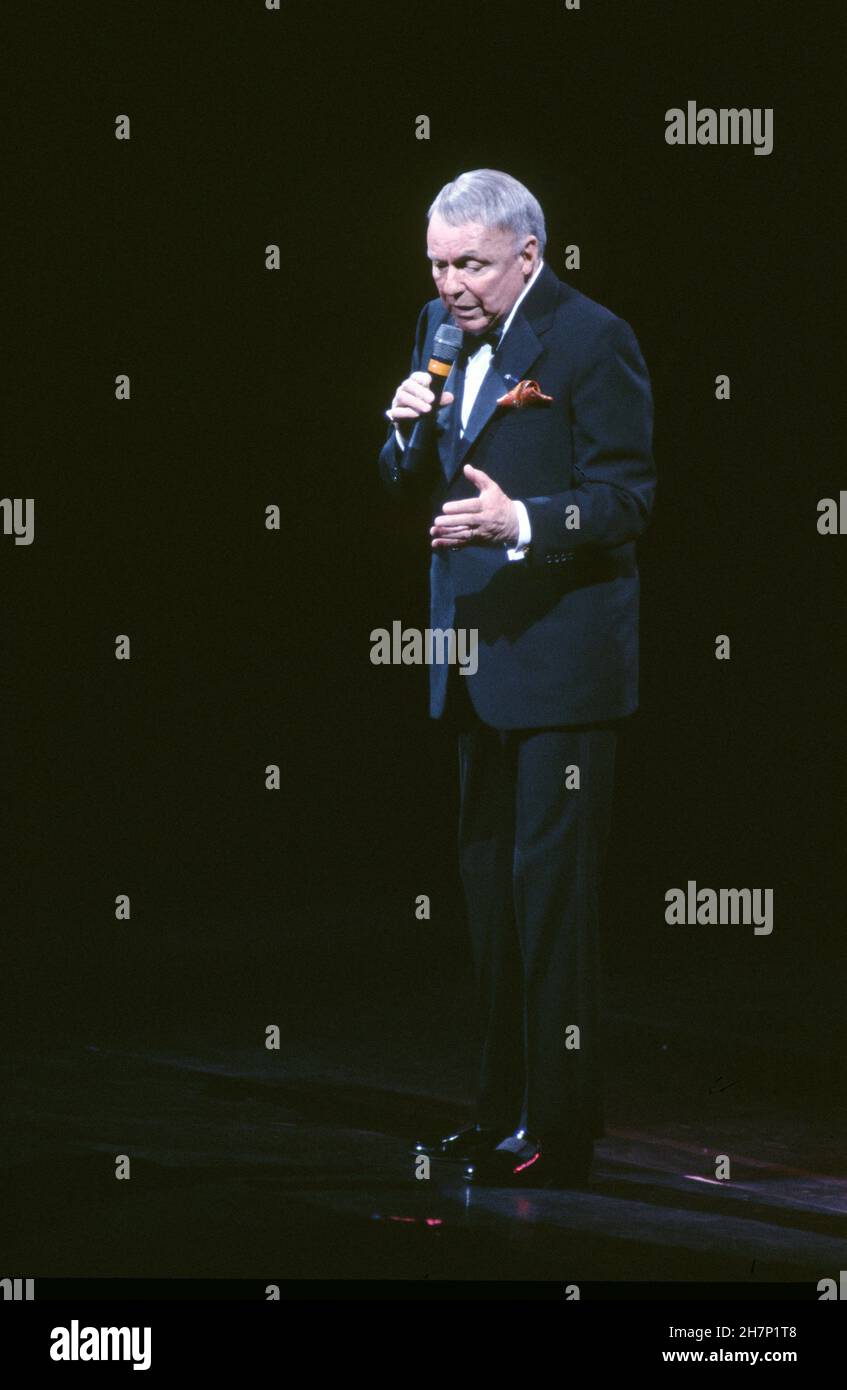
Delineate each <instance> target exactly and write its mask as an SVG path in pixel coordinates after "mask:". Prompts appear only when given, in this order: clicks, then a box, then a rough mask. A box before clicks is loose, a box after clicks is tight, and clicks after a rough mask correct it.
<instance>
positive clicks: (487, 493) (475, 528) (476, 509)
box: [429, 396, 520, 550]
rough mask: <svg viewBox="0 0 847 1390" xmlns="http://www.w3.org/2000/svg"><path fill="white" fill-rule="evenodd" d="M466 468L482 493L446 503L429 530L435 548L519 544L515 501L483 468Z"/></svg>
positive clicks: (468, 466) (467, 476) (452, 548)
mask: <svg viewBox="0 0 847 1390" xmlns="http://www.w3.org/2000/svg"><path fill="white" fill-rule="evenodd" d="M443 399H444V398H443V396H442V400H443ZM463 472H464V474H465V477H466V478H469V479H470V481H471V482H472V483H473V485H474V487H476V488H479V496H478V497H469V498H467V499H466V500H465V501H463V502H445V503H444V511H443V513H442V515H441V516H437V517H436V518H435V521H434V522H433V524H432V526H431V527H430V531H429V534H430V535H431V536H432V548H433V550H448V549H449V550H458V549H459V548H460V547H461V546H463V545H479V544H483V545H515V544H516V543H517V539H518V535H519V533H520V528H519V526H518V514H517V511H516V510H515V504H514V502H513V501H512V500H511V498H509V497H507V496H506V494H505V492H503V490H502V488H499V487H498V486H497V484H496V483H495V482H494V480H493V478H489V476H488V474H487V473H483V472H482V469H480V468H472V467H471V465H470V464H469V463H466V464H465V467H464V470H463Z"/></svg>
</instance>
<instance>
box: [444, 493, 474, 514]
mask: <svg viewBox="0 0 847 1390" xmlns="http://www.w3.org/2000/svg"><path fill="white" fill-rule="evenodd" d="M441 505H442V511H443V513H444V515H445V516H446V515H447V514H448V513H450V512H462V513H463V514H464V513H465V512H481V511H482V499H481V498H479V497H460V498H459V500H458V501H457V502H443V503H442V504H441Z"/></svg>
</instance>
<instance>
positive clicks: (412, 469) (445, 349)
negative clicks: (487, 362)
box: [400, 323, 464, 473]
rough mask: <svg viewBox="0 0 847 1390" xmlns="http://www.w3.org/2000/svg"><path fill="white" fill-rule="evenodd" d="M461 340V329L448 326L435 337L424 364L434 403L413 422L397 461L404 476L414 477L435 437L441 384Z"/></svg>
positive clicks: (456, 355)
mask: <svg viewBox="0 0 847 1390" xmlns="http://www.w3.org/2000/svg"><path fill="white" fill-rule="evenodd" d="M463 336H464V335H463V333H462V330H461V328H454V327H453V325H452V324H449V323H443V324H442V325H441V327H440V328H439V329H438V331H437V333H436V335H435V342H434V343H433V345H432V356H431V357H430V359H429V361H428V362H427V364H426V370H427V371H428V372H429V374H430V376H431V377H432V380H431V382H430V385H429V389H430V391H432V392H433V394H434V395H435V400H434V401H433V402H432V406H431V408H430V410H428V411H427V412H426V414H424V415H419V416H418V418H417V420H416V421H415V428H414V429H413V430H412V436H411V439H410V440H409V442H408V443H407V445H406V447H405V449H404V450H403V456H402V458H401V460H400V467H401V469H402V470H403V472H404V473H416V472H417V471H418V469H419V467H420V465H421V463H422V461H423V459H424V458H425V456H426V454H427V453H428V451H429V449H430V446H431V443H432V439H433V437H434V435H435V414H436V411H437V410H438V402H439V401H440V400H441V393H442V391H443V390H444V383H445V381H446V380H447V378H448V376H449V375H450V369H451V367H452V366H453V363H454V362H455V361H456V358H457V357H458V356H459V353H460V352H461V350H462V339H463Z"/></svg>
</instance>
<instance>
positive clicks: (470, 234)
mask: <svg viewBox="0 0 847 1390" xmlns="http://www.w3.org/2000/svg"><path fill="white" fill-rule="evenodd" d="M426 244H427V255H428V256H429V259H430V260H431V261H432V278H433V280H434V281H435V287H436V289H437V290H438V293H439V295H440V296H441V302H442V304H444V305H445V306H446V307H447V308H448V309H449V310H450V313H451V314H452V316H453V322H454V323H455V324H457V325H458V327H459V328H461V329H462V330H463V331H464V332H465V333H484V332H485V331H486V329H488V328H490V327H491V326H492V324H495V323H499V322H501V321H502V320H504V319H506V318H507V317H508V314H509V310H510V309H511V307H512V305H513V304H514V302H515V300H516V299H517V297H518V295H519V294H520V293H521V290H522V289H523V288H524V286H525V284H526V282H527V280H528V279H529V277H530V275H531V274H532V272H533V271H534V270H535V267H536V265H537V264H538V240H537V238H536V237H534V236H530V235H527V236H525V237H522V238H521V239H520V240H519V242H518V243H517V245H516V242H515V236H514V233H513V232H509V231H504V230H502V229H501V228H499V227H482V226H480V224H479V223H478V222H466V223H465V224H464V225H463V226H461V227H451V226H449V225H448V224H447V223H446V222H443V221H442V220H441V218H440V217H438V215H437V214H433V216H432V218H431V219H430V223H429V228H428V231H427V237H426Z"/></svg>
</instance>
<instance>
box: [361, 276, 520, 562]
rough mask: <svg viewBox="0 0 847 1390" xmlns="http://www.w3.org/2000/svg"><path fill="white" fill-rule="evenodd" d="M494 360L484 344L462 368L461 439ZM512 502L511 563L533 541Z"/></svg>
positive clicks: (505, 329) (403, 444) (517, 505)
mask: <svg viewBox="0 0 847 1390" xmlns="http://www.w3.org/2000/svg"><path fill="white" fill-rule="evenodd" d="M543 265H544V262H543V261H539V262H538V265H537V266H536V267H535V270H534V271H533V273H532V275H531V276H530V277H529V279H528V280H527V282H526V284H525V285H524V287H523V289H522V290H521V292H520V294H519V295H518V297H517V299H516V300H515V302H514V304H513V305H512V307H511V310H510V311H509V316H508V318H507V319H506V322H505V323H504V325H503V331H502V333H501V334H500V343H502V342H503V339H504V338H505V336H506V334H507V333H508V331H509V326H510V324H511V322H512V319H513V318H514V317H515V314H516V313H517V311H518V306H519V305H520V302H521V300H522V299H523V297H524V295H525V294H527V293H528V292H529V290H530V289H531V288H532V286H533V285H534V283H535V281H536V279H537V278H538V275H539V273H540V271H541V268H542V266H543ZM498 346H499V345H498ZM493 356H494V349H493V348H492V346H491V344H490V343H483V344H482V345H481V346H480V347H478V348H477V350H476V352H475V353H473V355H472V356H470V357H469V358H468V360H467V363H466V364H465V389H464V391H463V392H462V404H461V421H462V428H461V430H460V431H459V438H460V439H461V437H462V435H463V434H464V432H465V428H466V426H467V423H468V420H469V419H470V415H471V411H472V410H473V408H474V402H475V400H476V398H477V396H478V395H479V389H480V387H481V386H482V383H483V381H484V379H485V374H486V372H487V371H488V368H489V366H490V365H491V359H492V357H493ZM389 410H390V407H389ZM386 415H388V411H386ZM394 434H395V437H396V439H397V443H398V444H399V446H400V448H401V449H405V447H406V441H405V439H404V438H403V436H402V435H401V433H400V431H399V429H396V428H395V431H394ZM512 500H513V503H514V507H515V511H516V512H517V514H518V539H517V544H516V545H515V547H514V549H513V550H507V551H506V555H507V557H508V558H509V559H510V560H523V559H524V558H525V555H526V548H527V546H528V545H529V543H530V541H531V540H532V528H531V526H530V524H529V513H528V512H527V509H526V507H525V506H524V504H523V502H518V501H517V500H516V499H512Z"/></svg>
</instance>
